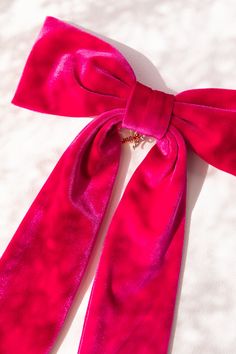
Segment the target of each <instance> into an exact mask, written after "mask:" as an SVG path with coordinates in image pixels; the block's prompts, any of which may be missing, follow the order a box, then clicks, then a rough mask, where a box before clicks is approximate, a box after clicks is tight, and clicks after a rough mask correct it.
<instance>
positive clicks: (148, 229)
mask: <svg viewBox="0 0 236 354" xmlns="http://www.w3.org/2000/svg"><path fill="white" fill-rule="evenodd" d="M185 200H186V147H185V143H184V140H183V139H182V137H181V135H180V134H179V133H178V131H177V129H175V128H174V127H171V128H170V131H169V132H168V134H167V136H166V138H163V139H161V140H160V141H158V145H155V146H154V147H153V148H152V149H151V150H150V152H149V153H148V155H147V156H146V157H145V159H144V160H143V161H142V163H141V164H140V165H139V166H138V168H137V169H136V171H135V172H134V174H133V175H132V177H131V179H130V181H129V183H128V185H127V187H126V190H125V192H124V194H123V196H122V198H121V201H120V203H119V205H118V207H117V209H116V212H115V213H114V215H113V218H112V221H111V224H110V227H109V229H108V233H107V235H106V238H105V242H104V245H103V250H102V255H101V258H100V262H99V265H98V269H97V273H96V276H95V280H94V284H93V287H92V291H91V295H90V300H89V305H88V309H87V313H86V317H85V323H84V327H83V331H82V336H81V341H80V346H79V350H78V353H79V354H97V353H122V354H131V353H137V354H141V353H142V354H144V353H148V354H151V353H153V354H166V352H167V348H168V342H169V337H170V332H171V326H172V321H173V313H174V307H175V301H176V293H177V285H178V278H179V272H180V265H181V259H182V248H183V240H184V224H185ZM147 211H148V212H147ZM114 326H115V327H114Z"/></svg>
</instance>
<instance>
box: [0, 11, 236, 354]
mask: <svg viewBox="0 0 236 354" xmlns="http://www.w3.org/2000/svg"><path fill="white" fill-rule="evenodd" d="M12 103H13V104H15V105H18V106H20V107H25V108H27V109H30V110H34V111H38V112H42V113H49V114H55V115H61V116H68V117H88V116H93V117H94V119H93V120H92V121H91V122H90V123H89V124H88V125H87V126H86V127H85V128H84V129H83V130H82V131H81V132H80V133H79V134H78V135H77V137H76V138H75V139H74V140H73V141H72V143H71V144H70V145H69V146H68V148H67V149H66V150H65V152H64V153H63V154H62V156H61V158H60V159H59V161H58V162H57V164H56V166H55V168H54V169H53V171H52V172H51V174H50V175H49V177H48V179H47V180H46V182H45V184H44V185H43V187H42V188H41V190H40V191H39V193H38V194H37V196H36V197H35V200H34V201H33V203H32V205H31V206H30V208H29V210H28V211H27V213H26V215H25V216H24V218H23V220H22V221H21V223H20V225H19V227H18V229H17V230H16V232H15V234H14V236H13V237H12V239H11V241H10V243H9V244H8V246H7V248H6V250H5V252H4V254H3V256H2V258H1V260H0V279H1V282H0V353H2V354H16V353H17V354H46V353H49V352H50V349H51V348H52V347H53V345H54V342H55V340H56V338H57V336H58V334H59V331H60V329H61V328H62V326H63V323H64V321H65V318H66V315H67V313H68V311H69V309H70V306H71V304H72V302H73V299H74V297H75V294H76V292H77V291H78V290H79V286H80V283H81V280H82V278H83V276H84V273H85V270H86V267H87V264H88V260H89V258H90V255H91V251H92V249H93V246H94V243H95V240H96V237H97V234H98V231H99V228H100V225H101V223H102V220H103V217H104V214H105V212H106V209H107V205H108V202H109V199H110V196H111V192H112V189H113V185H114V182H115V179H116V175H117V171H118V167H119V161H120V155H121V145H122V139H121V136H120V129H121V128H126V129H130V130H131V131H133V132H134V133H133V135H132V143H134V145H135V146H136V145H137V144H139V143H140V142H141V141H143V139H144V137H152V138H155V139H156V142H155V144H154V145H153V147H152V148H151V150H150V151H149V152H148V154H147V156H146V157H145V159H144V160H143V161H142V162H141V163H140V165H139V166H138V167H137V169H136V170H135V172H134V173H133V175H132V177H131V179H130V180H129V183H128V184H127V187H126V189H125V191H124V194H123V196H122V198H121V200H120V202H119V204H118V207H117V209H116V211H115V213H114V215H113V218H112V221H111V223H110V225H109V229H108V232H107V235H106V238H105V241H104V245H103V249H102V254H101V257H100V260H99V265H98V268H97V272H96V275H95V280H94V284H93V287H92V292H91V296H90V300H89V304H88V308H87V313H86V317H85V322H84V327H83V332H82V337H81V341H80V346H79V349H78V353H79V354H115V353H117V354H118V353H120V354H166V353H167V350H168V345H169V338H170V332H171V326H172V321H173V313H174V308H175V301H176V293H177V287H178V279H179V272H180V266H181V259H182V249H183V241H184V225H185V212H186V182H187V180H186V171H187V170H186V169H187V167H186V154H187V149H192V150H193V151H194V152H195V153H196V154H198V155H199V156H200V157H201V158H202V159H204V160H205V161H207V162H208V163H209V164H211V165H212V166H215V167H216V168H218V169H220V170H222V171H225V172H227V173H230V174H232V175H236V90H231V89H221V88H202V89H192V90H186V91H183V92H180V93H178V94H176V95H173V94H169V93H165V92H162V91H159V90H153V89H151V88H150V87H148V86H146V85H144V84H142V83H140V82H139V81H137V80H136V76H135V74H134V72H133V70H132V68H131V66H130V65H129V63H128V61H127V60H126V59H125V58H124V56H123V55H122V54H121V53H120V52H119V51H118V50H117V49H115V48H114V47H113V46H111V45H110V44H109V43H106V42H105V41H103V40H102V39H100V38H98V37H96V36H94V35H92V34H90V33H88V32H86V31H84V30H81V29H78V28H76V27H75V26H73V25H70V24H68V23H65V22H63V21H61V20H58V19H56V18H54V17H51V16H48V17H46V19H45V22H44V24H43V26H42V29H41V31H40V33H39V35H38V38H37V39H36V41H35V44H34V45H33V47H32V49H31V52H30V54H29V57H28V59H27V61H26V64H25V68H24V70H23V73H22V76H21V79H20V81H19V84H18V87H17V89H16V92H15V95H14V97H13V99H12Z"/></svg>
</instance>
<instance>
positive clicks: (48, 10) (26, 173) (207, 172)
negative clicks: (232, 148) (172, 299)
mask: <svg viewBox="0 0 236 354" xmlns="http://www.w3.org/2000/svg"><path fill="white" fill-rule="evenodd" d="M47 15H51V16H55V17H58V18H60V19H62V20H65V21H70V22H72V23H74V24H76V25H78V26H81V27H84V28H85V29H87V30H89V31H91V32H92V31H93V32H95V33H97V34H99V35H101V36H104V38H105V39H106V40H107V41H110V42H111V43H112V44H113V45H115V46H116V47H117V48H118V49H119V50H120V51H121V52H122V53H123V54H124V55H125V56H126V58H127V59H128V60H129V62H130V64H131V65H132V66H133V68H134V70H135V72H136V74H137V77H138V79H139V80H140V81H142V82H143V83H145V84H147V85H150V86H152V87H153V88H157V89H162V90H166V91H169V88H167V86H168V87H171V88H172V89H173V91H172V92H179V91H183V90H186V89H190V88H200V87H222V88H233V89H236V66H235V58H236V46H235V39H236V26H235V18H236V3H235V1H233V0H225V1H224V2H223V1H220V0H215V1H213V0H205V1H199V0H190V1H184V0H167V1H160V0H155V1H154V0H146V1H141V0H136V1H134V0H119V1H113V2H112V1H110V2H109V1H107V0H87V1H86V0H80V1H75V0H58V1H55V2H54V1H50V0H35V1H29V0H15V1H14V0H12V1H8V0H0V25H1V35H0V36H1V38H0V43H1V44H0V45H1V55H0V77H1V80H0V90H1V92H0V93H1V95H0V97H1V99H0V100H1V102H0V103H1V118H0V123H1V124H0V158H1V165H0V251H1V254H2V253H3V252H4V249H5V248H6V246H7V244H8V242H9V241H10V239H11V237H12V235H13V233H14V231H15V230H16V228H17V226H18V224H19V223H20V221H21V219H22V218H23V216H24V215H25V213H26V211H27V210H28V207H29V205H30V204H31V202H32V201H33V199H34V198H35V196H36V194H37V192H38V191H39V189H40V188H41V186H42V185H43V183H44V181H45V180H46V178H47V176H48V175H49V173H50V172H51V170H52V168H53V167H54V165H55V164H56V162H57V160H58V159H59V157H60V156H61V154H62V153H63V151H64V150H65V149H66V147H67V146H68V145H69V144H70V142H71V141H72V140H73V139H74V137H75V136H76V135H77V134H78V133H79V131H80V130H81V129H82V128H83V127H84V126H85V125H86V124H87V123H88V122H89V121H90V120H91V119H90V118H87V119H74V118H65V117H56V116H49V115H44V116H42V115H41V114H39V113H35V112H30V111H27V110H24V109H21V108H17V107H15V106H13V105H11V104H10V100H11V98H12V96H13V93H14V91H15V88H16V85H17V83H18V80H19V77H20V75H21V73H22V69H23V66H24V64H25V61H26V57H27V55H28V54H29V51H30V49H31V47H32V45H33V43H34V40H35V38H36V36H37V34H38V31H39V29H40V27H41V25H42V23H43V21H44V18H45V16H47ZM112 39H113V40H112ZM52 132H53V134H52ZM151 146H152V145H151V144H149V145H148V144H146V148H145V149H144V150H142V149H137V150H135V151H133V150H132V148H130V147H129V146H128V145H124V146H123V149H124V154H123V155H122V164H121V169H120V173H119V177H118V180H117V183H116V188H115V190H114V194H113V199H112V202H111V205H110V208H109V211H108V214H107V218H106V221H105V223H104V224H103V228H102V230H101V233H100V235H99V240H100V241H99V242H100V248H99V247H97V249H96V250H95V251H96V252H94V254H93V257H92V261H91V264H90V265H89V269H88V272H87V273H86V276H85V278H84V280H83V282H82V284H81V287H80V289H79V292H78V296H77V298H76V301H75V302H74V304H73V306H72V309H71V311H70V313H69V315H68V317H67V320H66V323H65V324H64V327H63V329H62V331H61V333H60V335H59V337H58V340H57V342H56V343H55V347H54V350H53V351H52V353H53V354H55V353H58V354H75V353H77V349H78V345H79V340H80V335H81V330H82V326H83V319H84V315H85V311H86V306H87V303H88V299H89V295H90V291H91V286H92V281H93V277H94V274H95V271H96V267H97V262H98V259H99V255H100V253H99V252H100V250H101V245H102V240H103V238H104V237H105V232H106V229H107V226H108V224H109V220H110V219H111V217H112V214H113V212H114V210H115V207H116V205H117V203H118V201H119V199H120V197H121V195H122V193H123V190H124V187H125V186H126V184H127V182H128V180H129V179H130V177H131V175H132V173H133V171H134V169H135V168H136V167H137V165H138V163H140V161H141V160H142V158H143V157H144V156H145V155H146V154H147V152H148V150H149V149H150V148H151ZM126 173H127V174H126ZM235 200H236V179H235V177H233V176H231V175H229V174H227V173H224V172H222V171H219V170H217V169H215V168H213V167H212V166H209V165H207V164H206V163H205V162H204V161H202V160H201V159H200V158H198V157H197V156H196V155H195V154H193V153H191V152H190V154H189V157H188V197H187V209H188V212H187V225H186V234H185V248H184V258H183V262H182V271H181V281H180V284H179V294H178V301H177V304H176V313H175V321H174V325H173V330H172V339H171V345H170V350H169V354H200V353H203V354H234V353H235V352H236V335H235V322H236V300H235V299H236V282H235V278H236V267H235V253H236V232H235V230H236V218H235V215H236V204H235ZM2 354H7V353H2ZM30 354H31V353H30ZM32 354H33V353H32ZM98 354H100V353H98ZM101 354H102V353H101Z"/></svg>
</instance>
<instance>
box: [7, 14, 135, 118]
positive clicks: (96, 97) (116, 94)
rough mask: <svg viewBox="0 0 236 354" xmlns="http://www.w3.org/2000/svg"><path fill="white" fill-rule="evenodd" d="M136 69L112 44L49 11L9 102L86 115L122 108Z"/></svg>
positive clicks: (42, 110)
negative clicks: (49, 13) (51, 14)
mask: <svg viewBox="0 0 236 354" xmlns="http://www.w3.org/2000/svg"><path fill="white" fill-rule="evenodd" d="M135 81H136V77H135V74H134V72H133V70H132V68H131V66H130V65H129V63H128V62H127V60H126V59H125V58H124V57H123V55H122V54H121V53H120V52H119V51H118V50H117V49H116V48H114V47H113V46H112V45H110V44H109V43H107V42H105V41H103V40H102V39H100V38H98V37H96V36H94V35H92V34H90V33H88V32H86V31H84V30H82V29H79V28H76V27H75V26H72V25H70V24H68V23H64V22H62V21H60V20H58V19H56V18H54V17H51V16H48V17H46V19H45V22H44V24H43V26H42V29H41V31H40V33H39V36H38V38H37V40H36V42H35V44H34V46H33V47H32V49H31V52H30V54H29V57H28V59H27V62H26V64H25V68H24V71H23V74H22V76H21V79H20V81H19V84H18V87H17V90H16V92H15V95H14V97H13V99H12V103H13V104H15V105H18V106H21V107H25V108H28V109H31V110H34V111H39V112H43V113H49V114H57V115H62V116H72V117H81V116H82V117H86V116H94V115H98V114H101V113H103V112H105V111H108V110H111V109H115V108H124V107H125V105H126V101H127V98H128V96H129V94H130V91H131V89H132V86H133V85H134V84H135Z"/></svg>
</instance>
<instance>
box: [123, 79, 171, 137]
mask: <svg viewBox="0 0 236 354" xmlns="http://www.w3.org/2000/svg"><path fill="white" fill-rule="evenodd" d="M174 99H175V96H174V95H172V94H169V93H165V92H162V91H159V90H153V89H151V88H150V87H148V86H146V85H143V84H142V83H140V82H138V81H137V82H136V84H135V86H134V87H133V90H132V92H131V94H130V97H129V100H128V102H127V107H126V113H125V116H124V119H123V122H122V125H123V126H124V127H126V128H129V129H132V130H136V131H138V132H140V133H142V134H144V135H149V136H153V137H155V138H157V139H161V138H162V137H163V136H164V135H165V133H166V132H167V130H168V127H169V124H170V120H171V115H172V110H173V105H174Z"/></svg>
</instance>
